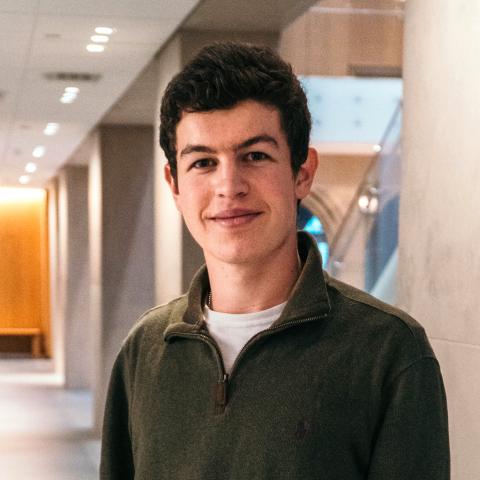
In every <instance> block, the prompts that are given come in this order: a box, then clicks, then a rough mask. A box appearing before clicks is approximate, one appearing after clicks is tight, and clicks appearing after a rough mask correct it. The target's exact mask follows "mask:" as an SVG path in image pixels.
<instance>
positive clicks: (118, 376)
mask: <svg viewBox="0 0 480 480" xmlns="http://www.w3.org/2000/svg"><path fill="white" fill-rule="evenodd" d="M129 421H130V419H129V388H128V368H127V364H126V359H125V357H124V354H123V352H120V354H119V355H118V357H117V359H116V361H115V364H114V366H113V369H112V374H111V377H110V384H109V387H108V393H107V401H106V404H105V413H104V419H103V430H102V449H101V459H100V480H120V479H121V480H129V479H132V480H133V478H134V476H135V469H134V462H133V454H132V443H131V437H130V427H129Z"/></svg>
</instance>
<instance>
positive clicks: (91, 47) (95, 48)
mask: <svg viewBox="0 0 480 480" xmlns="http://www.w3.org/2000/svg"><path fill="white" fill-rule="evenodd" d="M86 48H87V50H88V51H89V52H91V53H100V52H103V51H104V50H105V47H104V46H103V45H98V44H97V43H89V44H88V45H87V47H86Z"/></svg>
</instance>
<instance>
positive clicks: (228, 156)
mask: <svg viewBox="0 0 480 480" xmlns="http://www.w3.org/2000/svg"><path fill="white" fill-rule="evenodd" d="M176 134H177V135H176V138H177V145H176V147H177V185H175V182H174V180H173V178H172V177H171V175H170V170H169V167H168V165H167V166H166V170H165V175H166V178H167V181H168V182H169V184H170V187H171V189H172V192H173V196H174V199H175V203H176V205H177V208H178V210H179V211H180V212H181V213H182V215H183V218H184V220H185V223H186V224H187V227H188V229H189V230H190V232H191V234H192V235H193V237H194V238H195V240H196V241H197V242H198V243H199V245H200V246H201V248H202V249H203V251H204V254H205V258H206V260H207V262H209V260H212V261H213V260H214V259H215V260H218V261H220V262H225V263H229V264H242V263H243V264H244V263H251V262H262V261H266V260H267V259H269V258H270V257H271V256H272V255H273V256H275V257H272V258H281V255H282V252H283V251H285V249H286V248H291V246H292V245H295V244H296V204H297V200H298V199H301V198H304V197H305V196H306V195H307V194H308V192H309V190H310V186H311V182H312V179H313V174H314V171H315V167H316V156H315V158H314V159H312V158H311V157H312V156H314V152H310V155H309V159H308V160H307V162H306V163H305V165H304V166H302V168H301V169H300V172H299V173H298V175H297V176H296V177H294V175H293V173H292V168H291V164H290V150H289V147H288V144H287V140H286V135H285V133H284V132H283V130H282V128H281V125H280V116H279V112H278V110H277V109H276V108H274V107H270V106H267V105H264V104H262V103H259V102H255V101H252V100H248V101H244V102H241V103H238V104H236V105H235V106H234V107H233V108H230V109H228V110H213V111H210V112H198V113H197V112H195V113H184V114H183V116H182V118H181V120H180V122H179V123H178V126H177V132H176ZM259 265H261V264H259Z"/></svg>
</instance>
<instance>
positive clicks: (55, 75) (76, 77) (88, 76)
mask: <svg viewBox="0 0 480 480" xmlns="http://www.w3.org/2000/svg"><path fill="white" fill-rule="evenodd" d="M45 78H46V79H47V80H50V81H57V82H90V83H91V82H98V80H100V78H102V76H101V75H100V74H98V73H84V72H83V73H82V72H48V73H46V74H45Z"/></svg>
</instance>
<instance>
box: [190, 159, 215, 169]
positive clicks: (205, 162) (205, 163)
mask: <svg viewBox="0 0 480 480" xmlns="http://www.w3.org/2000/svg"><path fill="white" fill-rule="evenodd" d="M213 166H215V161H214V160H212V159H211V158H201V159H200V160H196V161H195V162H193V163H192V165H191V166H190V168H194V169H197V170H201V169H204V168H208V167H213Z"/></svg>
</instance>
